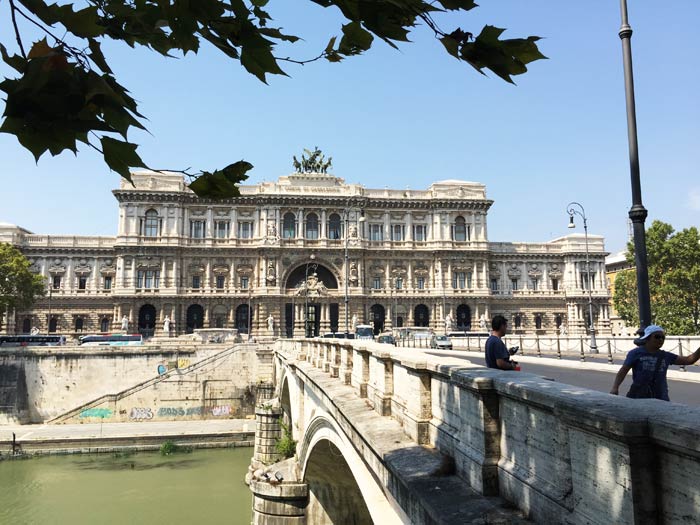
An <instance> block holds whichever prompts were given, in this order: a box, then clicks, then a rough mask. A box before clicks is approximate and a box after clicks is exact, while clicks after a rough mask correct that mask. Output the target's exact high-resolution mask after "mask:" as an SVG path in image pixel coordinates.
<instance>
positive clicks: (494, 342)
mask: <svg viewBox="0 0 700 525" xmlns="http://www.w3.org/2000/svg"><path fill="white" fill-rule="evenodd" d="M485 349H486V366H488V367H489V368H498V364H497V362H496V360H497V359H504V360H506V361H509V360H510V354H509V353H508V349H507V348H506V345H504V344H503V341H501V338H500V337H498V336H496V335H492V336H489V338H488V339H487V340H486V346H485Z"/></svg>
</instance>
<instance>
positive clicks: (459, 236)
mask: <svg viewBox="0 0 700 525" xmlns="http://www.w3.org/2000/svg"><path fill="white" fill-rule="evenodd" d="M452 239H454V240H455V241H457V242H463V241H466V240H467V223H466V221H465V220H464V217H462V216H461V215H460V216H459V217H457V218H456V219H455V224H454V226H453V233H452Z"/></svg>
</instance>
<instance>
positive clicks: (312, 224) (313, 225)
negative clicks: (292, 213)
mask: <svg viewBox="0 0 700 525" xmlns="http://www.w3.org/2000/svg"><path fill="white" fill-rule="evenodd" d="M306 238H307V239H318V215H316V214H315V213H309V214H308V215H307V216H306Z"/></svg>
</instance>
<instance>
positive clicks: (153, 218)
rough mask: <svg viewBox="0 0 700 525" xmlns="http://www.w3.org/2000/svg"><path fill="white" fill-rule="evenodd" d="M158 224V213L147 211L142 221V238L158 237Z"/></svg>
mask: <svg viewBox="0 0 700 525" xmlns="http://www.w3.org/2000/svg"><path fill="white" fill-rule="evenodd" d="M158 223H159V220H158V212H157V211H156V210H148V211H147V212H146V216H145V218H144V220H143V235H144V237H158Z"/></svg>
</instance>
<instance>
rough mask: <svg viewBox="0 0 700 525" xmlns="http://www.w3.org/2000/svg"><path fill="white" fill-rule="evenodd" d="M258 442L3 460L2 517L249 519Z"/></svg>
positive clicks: (136, 521)
mask: <svg viewBox="0 0 700 525" xmlns="http://www.w3.org/2000/svg"><path fill="white" fill-rule="evenodd" d="M252 454H253V449H252V448H229V449H213V450H212V449H209V450H195V451H193V452H192V453H177V454H173V455H171V456H167V457H162V456H160V454H158V453H157V452H156V453H145V452H142V453H138V454H133V455H128V456H121V457H120V456H115V455H110V454H100V455H72V456H51V457H37V458H34V459H27V460H15V461H0V524H2V525H10V524H12V525H25V524H32V525H34V524H36V525H53V524H57V525H84V524H85V525H87V524H90V525H93V524H100V525H112V524H114V525H117V524H119V525H125V524H126V525H140V524H149V525H150V524H152V525H160V524H172V525H180V524H183V525H184V524H187V525H189V524H192V525H195V524H196V525H200V524H203V525H215V524H226V525H250V521H251V493H250V491H249V490H248V487H247V486H246V485H245V483H243V477H244V476H245V473H246V470H247V468H248V464H249V463H250V458H251V456H252Z"/></svg>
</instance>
